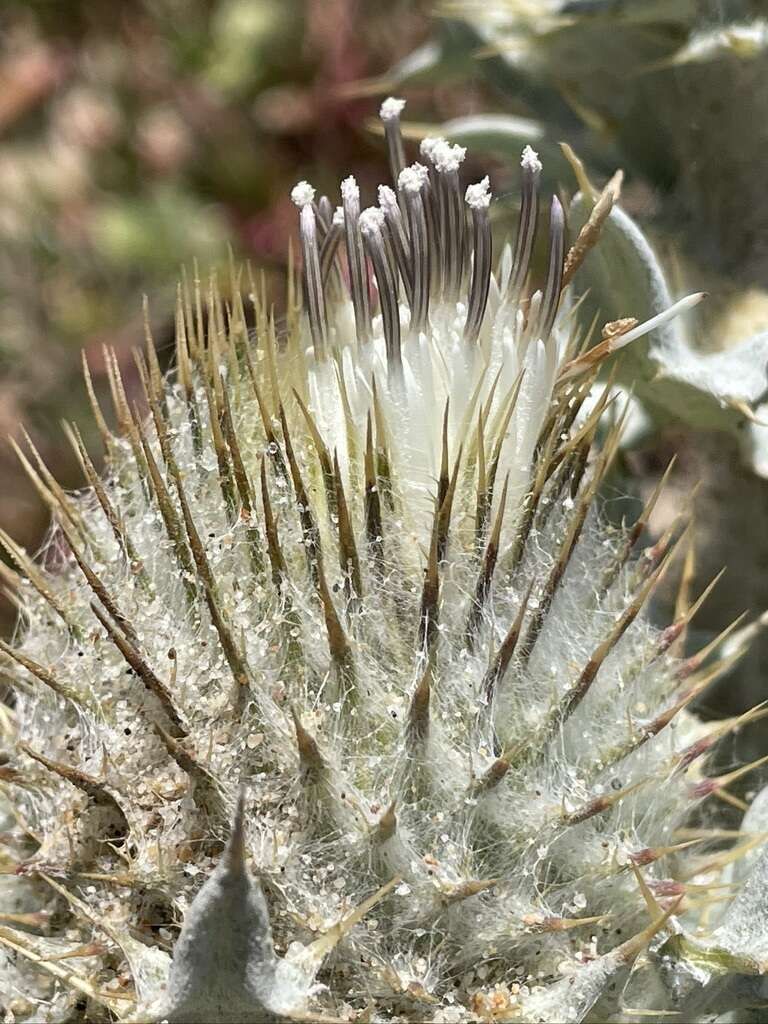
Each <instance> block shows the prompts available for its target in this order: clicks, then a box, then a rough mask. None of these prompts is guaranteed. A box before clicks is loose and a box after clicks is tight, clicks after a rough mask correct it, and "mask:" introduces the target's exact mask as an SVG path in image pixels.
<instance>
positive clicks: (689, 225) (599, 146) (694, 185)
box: [0, 0, 768, 714]
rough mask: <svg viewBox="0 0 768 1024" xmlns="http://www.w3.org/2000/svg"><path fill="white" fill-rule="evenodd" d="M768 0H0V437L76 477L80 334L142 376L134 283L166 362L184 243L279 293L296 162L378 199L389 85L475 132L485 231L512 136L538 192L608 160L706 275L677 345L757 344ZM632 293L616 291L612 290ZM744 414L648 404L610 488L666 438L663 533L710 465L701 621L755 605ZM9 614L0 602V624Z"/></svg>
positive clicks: (640, 466)
mask: <svg viewBox="0 0 768 1024" xmlns="http://www.w3.org/2000/svg"><path fill="white" fill-rule="evenodd" d="M764 7H765V5H764V3H762V2H759V0H754V2H749V0H570V2H568V0H500V2H491V0H488V2H483V3H478V2H476V0H463V2H458V0H457V2H447V3H445V4H443V5H439V6H438V7H436V6H435V4H433V3H429V2H426V0H424V2H419V0H386V2H385V3H381V2H377V0H126V2H120V0H102V2H99V0H66V2H65V3H52V2H46V0H39V2H35V0H24V2H18V3H15V2H13V0H4V2H3V3H2V5H0V438H3V439H4V438H5V437H7V436H14V437H17V438H18V437H20V433H21V426H22V424H23V425H24V427H26V429H27V430H28V431H29V433H30V435H31V437H32V439H33V440H34V442H35V444H36V445H37V446H38V448H39V449H40V451H41V453H42V454H43V457H44V458H45V459H46V461H47V462H48V464H49V465H50V466H51V467H52V468H53V469H54V470H55V472H56V474H57V475H58V477H59V479H60V480H61V481H62V483H64V484H65V485H66V486H68V487H79V486H81V480H80V478H79V475H78V472H77V469H76V466H75V464H74V460H73V457H72V455H71V452H70V450H69V448H68V447H67V445H66V443H65V441H64V437H63V434H62V432H61V429H60V421H61V420H62V419H68V420H77V421H78V422H79V423H80V424H81V425H82V426H83V427H85V428H88V425H89V424H90V422H91V418H90V416H89V414H88V411H87V402H86V397H85V390H84V388H83V386H82V383H81V372H80V350H81V349H84V350H85V352H86V354H87V357H88V360H89V363H90V365H91V369H92V373H93V375H94V381H95V385H96V387H97V390H99V389H103V387H104V385H105V380H104V373H103V366H104V361H103V356H102V345H104V344H107V345H110V346H114V347H115V349H116V350H117V352H118V357H119V359H120V362H121V366H122V369H123V372H124V374H125V375H126V377H127V378H128V381H129V386H130V381H131V378H132V366H133V364H132V360H131V356H130V352H131V349H132V348H133V347H134V346H136V345H137V344H140V343H141V341H142V337H143V324H142V313H141V309H142V296H143V294H144V293H146V294H147V295H148V296H149V297H150V318H151V322H152V327H153V331H154V334H155V337H156V339H157V340H158V342H159V345H160V349H161V352H162V353H166V354H167V353H168V352H169V350H170V345H169V343H170V331H171V328H172V317H173V303H174V288H175V282H176V280H177V278H178V275H179V270H180V267H181V266H182V265H187V266H190V265H191V261H192V260H193V259H194V258H196V259H197V260H199V263H200V265H201V267H203V268H208V267H210V266H213V265H217V264H220V265H224V264H225V263H226V260H227V251H228V247H231V248H232V250H233V251H234V253H235V256H236V257H237V258H247V259H249V260H251V261H252V263H253V264H254V266H255V267H256V268H258V269H260V270H264V271H265V273H266V274H267V275H268V278H269V283H270V287H271V289H272V294H273V295H274V296H275V297H276V304H278V305H279V302H280V299H281V296H282V294H283V292H282V290H283V281H284V275H285V270H286V266H287V261H288V254H289V244H290V241H291V239H293V241H294V243H295V221H296V217H295V210H294V208H293V206H292V205H291V203H290V200H289V192H290V188H291V186H292V185H293V184H294V183H295V182H296V181H297V180H299V179H300V178H303V177H306V178H308V179H309V180H311V181H312V183H313V184H315V185H317V186H318V187H319V188H320V190H321V191H324V192H327V193H328V194H329V195H330V196H331V197H334V196H336V195H338V182H339V181H340V179H341V178H342V177H343V176H345V175H346V174H347V173H349V172H350V171H352V170H354V173H355V174H356V176H357V177H358V179H359V181H360V182H361V185H362V186H363V190H364V193H365V194H367V195H368V201H370V200H371V199H372V197H373V186H374V185H375V184H376V183H377V182H379V181H382V180H386V176H387V172H386V157H385V154H384V148H383V144H382V139H381V137H380V135H379V134H378V132H377V130H376V126H375V115H376V112H377V110H378V106H379V103H380V101H381V99H382V98H383V97H384V96H385V95H387V94H388V93H389V92H390V91H392V92H396V93H398V94H400V95H403V96H404V97H406V98H407V100H408V108H407V111H406V124H405V131H406V134H407V135H410V136H412V137H415V136H418V134H419V133H420V132H421V131H422V129H424V128H426V129H429V130H438V126H439V129H440V130H442V131H443V132H444V133H445V134H447V135H449V137H451V138H453V139H454V140H456V141H459V142H462V143H464V144H467V145H469V146H470V147H471V152H472V154H473V157H472V160H471V161H470V166H469V170H468V175H472V174H474V173H475V172H478V173H479V172H480V169H481V168H482V169H483V170H485V169H486V168H488V169H489V170H490V171H491V175H492V182H493V186H494V191H495V193H496V194H497V195H500V196H501V197H502V199H503V200H504V202H502V204H500V209H501V214H500V216H499V218H498V222H497V225H496V227H497V232H498V233H500V234H503V233H504V232H506V229H507V228H508V227H510V226H511V224H512V223H513V218H514V213H515V210H514V204H515V181H516V176H517V164H518V156H519V152H520V149H521V148H522V146H523V145H524V144H525V143H527V142H530V143H531V144H532V145H533V146H534V148H535V149H537V150H539V151H540V152H541V154H542V157H543V159H544V161H545V168H546V174H547V175H548V177H547V186H548V187H549V188H550V189H552V190H560V191H565V192H571V193H572V192H573V191H575V183H574V181H573V175H572V173H571V171H570V168H569V167H568V165H567V163H566V161H565V160H564V159H563V156H562V153H561V150H560V148H559V146H558V143H559V142H560V141H561V140H565V141H568V142H569V143H570V144H571V145H572V146H573V147H574V148H575V149H576V150H577V152H578V153H579V155H580V156H581V157H582V159H583V160H584V161H585V163H586V165H587V169H588V172H589V174H590V175H592V177H593V179H594V180H595V182H596V183H597V184H598V185H600V186H602V184H603V183H604V182H605V180H606V179H607V177H608V176H609V175H610V174H611V173H612V172H613V171H614V170H615V169H616V168H617V167H622V168H623V169H624V170H625V172H626V179H625V185H624V191H623V194H622V204H623V206H624V208H625V209H627V210H628V211H629V212H630V213H631V214H632V215H633V216H634V217H635V218H636V219H637V220H638V222H639V223H640V224H641V225H642V227H643V229H644V231H646V232H647V233H648V236H649V237H650V238H651V239H652V241H653V243H654V245H655V247H656V250H657V252H658V253H659V258H660V261H661V264H662V265H663V267H664V272H665V273H666V275H667V278H668V281H669V283H670V289H671V290H672V292H673V293H674V294H682V292H683V291H685V290H694V289H699V288H706V289H708V290H709V291H710V293H711V299H710V301H709V303H708V304H707V308H706V310H705V311H704V312H703V313H702V314H701V316H700V317H699V319H698V320H697V321H696V322H695V323H694V325H693V331H692V341H691V343H692V344H693V345H694V346H695V347H696V348H698V349H699V350H700V351H701V352H704V353H706V352H713V351H728V350H729V349H731V348H738V346H739V345H740V344H742V343H743V342H744V340H745V339H748V338H753V337H755V336H757V337H758V338H761V337H762V333H763V332H765V331H766V330H768V298H767V297H766V290H765V282H766V273H767V272H768V200H767V199H766V189H765V185H764V176H765V168H766V166H768V161H767V159H766V158H767V157H768V84H766V83H768V23H766V21H765V20H763V15H764ZM623 299H624V297H623V296H622V295H621V294H620V293H617V295H616V300H617V303H618V305H619V306H620V305H621V303H622V301H623ZM629 305H630V306H631V301H630V302H629ZM623 312H625V313H626V314H632V315H637V312H636V311H635V309H633V308H627V309H624V310H623ZM605 319H609V317H607V316H606V317H605ZM766 337H767V338H768V336H766ZM759 351H760V352H761V351H762V349H760V350H759ZM766 351H767V352H768V347H767V348H766ZM758 358H762V356H758ZM733 376H734V378H737V377H738V368H736V369H735V370H734V373H733ZM735 390H736V391H738V387H736V388H735ZM651 398H652V395H651ZM721 404H722V403H721ZM725 404H728V403H725ZM747 405H748V406H749V407H748V408H747ZM747 405H745V404H744V403H742V406H743V407H742V408H741V409H740V413H739V416H740V418H739V419H738V421H737V420H736V419H734V420H733V421H731V420H728V421H727V422H717V423H713V425H712V429H710V428H709V425H708V423H706V422H705V423H702V422H701V419H699V421H698V422H697V423H696V424H693V423H692V422H691V419H690V416H688V415H687V411H688V410H687V400H686V398H685V396H681V399H680V402H679V408H676V409H673V410H670V408H669V405H667V408H666V409H665V410H664V411H663V413H662V412H660V411H659V410H658V409H654V408H653V402H652V401H650V403H649V410H650V413H649V416H647V417H646V422H645V426H644V428H643V430H641V431H640V432H639V433H638V434H637V436H636V437H635V438H634V439H633V441H632V443H631V444H630V445H628V446H627V448H626V450H625V452H624V453H623V456H622V463H621V467H620V473H621V475H620V477H618V478H617V480H616V482H615V487H616V493H618V492H619V490H620V489H622V490H627V491H628V492H629V493H630V496H631V497H632V498H633V499H634V500H635V506H634V507H635V508H636V507H639V503H640V502H641V501H642V499H643V498H644V497H645V496H647V494H648V493H649V490H650V489H651V488H652V487H653V485H654V484H655V482H656V481H657V479H658V477H659V475H660V473H661V472H662V471H663V469H664V468H665V466H666V464H667V462H668V460H669V457H670V456H671V454H672V453H673V452H677V453H678V455H679V462H678V467H677V471H676V475H675V478H674V482H673V484H672V486H671V487H670V488H669V490H668V493H667V497H666V499H665V500H664V501H663V502H662V503H661V504H660V506H659V509H658V512H657V515H656V519H655V520H654V524H653V528H654V530H655V531H656V532H658V530H660V529H663V528H664V526H665V525H666V524H667V523H668V522H669V521H670V519H671V518H672V517H673V516H674V514H675V513H676V511H677V510H678V509H679V508H680V507H682V505H683V504H684V503H685V500H686V498H687V497H688V496H689V494H690V491H691V489H692V487H693V485H694V484H695V483H696V482H700V490H699V492H698V496H697V499H696V512H695V514H696V529H697V533H696V537H697V544H696V558H695V564H694V578H693V589H694V591H697V590H700V589H702V588H703V586H704V585H705V583H706V582H708V581H709V579H711V578H712V576H714V574H715V572H716V571H717V569H718V568H719V567H720V566H721V565H723V564H725V565H727V567H728V573H727V576H726V578H725V580H724V581H723V583H722V584H721V585H720V586H719V587H718V590H717V592H716V595H715V596H714V597H713V599H712V600H711V601H710V602H709V603H708V605H707V608H706V610H705V611H704V612H703V613H702V615H701V616H700V618H699V619H698V620H697V627H696V630H695V631H693V633H692V638H693V640H699V641H702V640H705V639H706V638H708V637H711V636H713V635H714V634H715V633H716V632H717V631H718V630H719V629H721V628H722V627H723V626H724V625H725V624H726V623H727V622H728V621H730V620H731V619H733V618H734V617H735V616H736V615H737V614H738V613H740V612H742V611H747V612H748V613H749V614H750V615H751V616H752V617H754V616H755V615H758V614H760V613H762V612H763V611H764V610H765V609H766V608H768V486H767V485H766V481H765V479H764V475H763V474H764V473H765V471H766V466H768V457H766V456H764V455H763V454H762V450H756V446H757V447H758V448H759V444H758V442H759V441H760V438H761V436H762V435H759V434H755V433H754V432H753V433H750V434H749V437H750V439H751V440H750V443H749V444H748V445H746V447H745V444H744V436H745V435H746V433H747V432H748V431H749V430H751V429H752V428H751V426H750V424H751V423H752V421H753V420H755V419H756V418H757V419H758V420H759V416H758V415H757V413H756V409H758V407H759V403H758V402H755V401H751V403H747ZM734 408H736V406H734ZM766 408H768V407H766ZM766 421H768V417H766ZM745 425H746V429H745ZM90 437H91V438H93V434H91V435H90ZM86 439H88V435H87V438H86ZM767 447H768V446H767ZM92 450H93V451H94V453H95V452H96V451H97V450H98V446H97V445H95V444H94V445H93V446H92ZM0 473H2V487H0V527H2V528H4V529H5V530H7V531H8V532H9V533H10V534H12V535H13V537H14V538H16V539H17V540H18V541H19V542H20V543H22V544H24V545H25V546H26V547H28V548H29V549H36V548H37V547H38V546H39V545H40V543H41V541H42V539H43V536H44V533H45V530H46V526H47V514H46V511H45V509H44V506H43V504H42V502H41V501H40V500H39V498H38V496H37V495H36V493H35V492H34V490H33V488H32V486H31V484H30V483H29V482H28V480H27V479H26V477H25V476H24V474H23V472H22V470H21V468H20V466H19V463H18V460H17V459H16V457H15V455H14V454H13V452H12V450H11V448H10V446H9V445H8V444H6V443H5V442H4V440H3V443H0ZM623 508H624V506H622V509H623ZM627 508H629V506H627ZM678 575H679V574H678ZM673 577H674V574H673ZM675 587H676V581H675V579H674V578H671V579H670V583H669V586H668V588H667V591H665V593H663V594H662V595H661V597H660V602H659V611H658V614H659V615H660V616H665V617H668V615H669V612H670V609H671V608H672V606H673V604H674V600H675ZM12 628H13V614H12V610H11V607H10V605H3V607H2V612H1V614H0V629H2V631H3V632H5V633H7V632H9V631H10V630H11V629H12ZM766 653H768V650H766V646H765V643H764V642H763V641H759V642H758V644H757V645H756V646H755V649H754V653H753V654H752V655H751V656H750V658H749V659H747V660H746V661H745V662H744V663H743V664H742V666H741V667H740V669H739V674H738V675H737V676H734V677H733V678H731V679H729V680H728V681H726V683H725V684H723V685H722V686H721V688H720V690H719V691H718V692H717V694H716V695H714V696H712V697H711V699H709V698H708V703H707V706H706V708H705V710H706V711H707V713H712V714H722V713H734V712H738V711H740V710H744V708H746V707H748V706H751V705H752V704H753V703H754V702H755V700H761V699H763V698H764V697H765V696H766V695H768V686H767V685H766V682H765V679H764V675H765V673H764V664H765V655H766Z"/></svg>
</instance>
